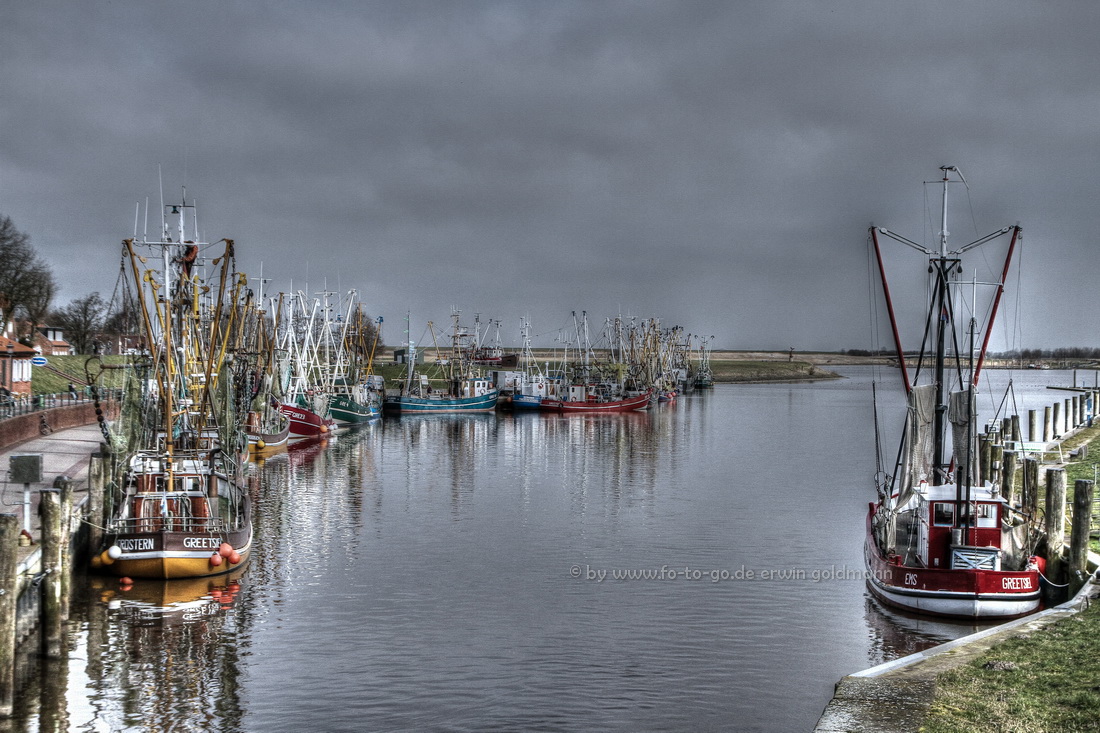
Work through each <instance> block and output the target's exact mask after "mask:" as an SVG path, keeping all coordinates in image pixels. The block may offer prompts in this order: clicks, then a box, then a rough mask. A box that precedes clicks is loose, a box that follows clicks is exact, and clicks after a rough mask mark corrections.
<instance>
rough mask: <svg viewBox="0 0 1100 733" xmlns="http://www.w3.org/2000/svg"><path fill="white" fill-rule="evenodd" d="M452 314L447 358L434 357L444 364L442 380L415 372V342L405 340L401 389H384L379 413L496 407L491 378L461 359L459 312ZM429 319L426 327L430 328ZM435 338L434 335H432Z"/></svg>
mask: <svg viewBox="0 0 1100 733" xmlns="http://www.w3.org/2000/svg"><path fill="white" fill-rule="evenodd" d="M452 316H453V318H454V321H455V335H454V337H453V342H454V345H453V348H452V355H451V358H450V359H447V360H443V359H439V358H437V360H436V364H437V365H445V366H446V367H447V370H446V371H447V374H445V375H444V379H443V380H439V379H437V380H436V385H437V386H436V387H433V386H432V381H431V379H429V377H428V375H427V374H418V373H417V372H416V362H417V351H416V344H415V342H414V341H409V342H408V349H407V351H406V360H407V361H406V363H407V364H408V369H407V371H406V373H405V378H404V380H403V382H402V385H401V387H400V389H395V390H386V395H385V398H384V399H383V401H382V412H383V413H385V414H392V415H400V414H406V413H408V414H415V415H431V414H435V415H442V414H450V413H466V412H492V411H493V410H495V409H496V407H497V399H498V398H499V397H500V390H499V389H497V387H496V385H495V384H493V381H492V380H491V379H489V378H487V377H483V376H480V375H478V374H476V373H474V372H473V371H472V370H471V369H470V365H469V361H468V359H466V358H464V356H463V354H464V353H465V351H466V349H465V343H464V342H463V337H464V336H465V333H466V332H465V331H464V329H462V328H461V327H460V326H459V324H458V311H454V312H453V313H452ZM431 325H432V324H431V322H430V321H429V322H428V328H429V329H430V328H431ZM432 340H433V341H434V340H435V334H434V332H433V334H432ZM440 381H443V383H444V384H445V385H446V387H445V388H439V387H438V385H439V382H440Z"/></svg>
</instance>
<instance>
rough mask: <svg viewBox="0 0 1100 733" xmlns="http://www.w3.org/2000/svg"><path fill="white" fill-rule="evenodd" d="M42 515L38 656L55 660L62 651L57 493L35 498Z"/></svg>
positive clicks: (62, 623)
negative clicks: (40, 619)
mask: <svg viewBox="0 0 1100 733" xmlns="http://www.w3.org/2000/svg"><path fill="white" fill-rule="evenodd" d="M38 506H39V508H40V510H41V512H42V572H43V573H45V574H46V577H45V579H44V580H43V582H42V656H44V657H47V658H51V659H57V658H59V657H60V656H61V651H62V649H63V644H62V640H63V636H64V621H63V620H62V618H61V575H62V572H61V545H62V542H63V540H64V538H63V537H62V532H61V514H62V511H61V493H60V492H59V491H58V490H57V489H42V491H41V492H39V496H38Z"/></svg>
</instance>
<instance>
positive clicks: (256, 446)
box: [248, 420, 290, 456]
mask: <svg viewBox="0 0 1100 733" xmlns="http://www.w3.org/2000/svg"><path fill="white" fill-rule="evenodd" d="M289 441H290V421H289V420H288V421H287V422H286V424H285V425H284V426H283V429H282V430H280V431H279V432H277V433H261V432H252V431H249V433H248V451H249V452H250V453H252V454H253V455H258V456H266V455H271V454H272V453H277V452H278V451H280V450H283V449H284V448H286V444H287V443H288V442H289Z"/></svg>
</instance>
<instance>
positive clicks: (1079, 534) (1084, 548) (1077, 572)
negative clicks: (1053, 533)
mask: <svg viewBox="0 0 1100 733" xmlns="http://www.w3.org/2000/svg"><path fill="white" fill-rule="evenodd" d="M1071 522H1072V523H1071V525H1070V533H1069V579H1070V583H1071V586H1073V587H1071V588H1070V592H1071V593H1072V592H1075V591H1076V589H1078V588H1080V587H1081V585H1083V584H1084V582H1085V578H1087V577H1088V559H1089V558H1088V555H1089V529H1090V528H1091V525H1092V481H1090V480H1088V479H1083V478H1082V479H1077V480H1076V481H1074V482H1073V519H1072V520H1071Z"/></svg>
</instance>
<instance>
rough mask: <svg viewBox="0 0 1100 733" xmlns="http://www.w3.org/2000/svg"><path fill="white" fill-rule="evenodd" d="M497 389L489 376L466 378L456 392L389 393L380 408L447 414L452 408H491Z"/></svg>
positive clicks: (479, 409)
mask: <svg viewBox="0 0 1100 733" xmlns="http://www.w3.org/2000/svg"><path fill="white" fill-rule="evenodd" d="M499 395H500V392H499V390H497V389H496V388H494V387H493V385H492V382H490V381H489V380H488V379H467V380H463V382H462V384H460V391H459V392H458V394H457V395H456V394H452V393H446V392H436V393H423V394H408V395H398V396H395V397H388V398H386V400H385V401H384V402H383V403H382V411H383V412H386V413H392V414H406V413H409V414H416V415H425V414H437V415H438V414H446V413H454V412H492V411H493V410H495V409H496V406H497V397H498V396H499Z"/></svg>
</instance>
